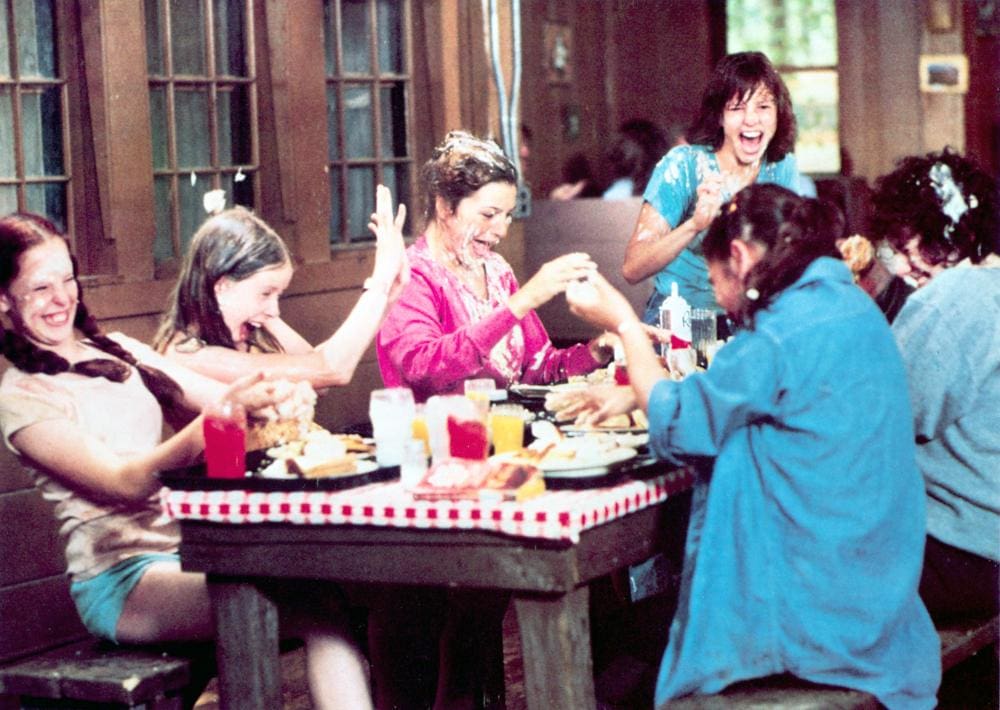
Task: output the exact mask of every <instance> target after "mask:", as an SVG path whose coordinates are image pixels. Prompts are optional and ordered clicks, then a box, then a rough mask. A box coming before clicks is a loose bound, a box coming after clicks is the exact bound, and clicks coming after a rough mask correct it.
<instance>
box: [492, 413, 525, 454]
mask: <svg viewBox="0 0 1000 710" xmlns="http://www.w3.org/2000/svg"><path fill="white" fill-rule="evenodd" d="M526 413H527V412H526V410H525V409H524V407H522V406H520V405H517V404H500V405H497V406H495V407H493V409H492V410H491V411H490V426H491V428H492V430H493V453H495V454H503V453H506V452H508V451H519V450H520V449H522V448H524V420H525V414H526Z"/></svg>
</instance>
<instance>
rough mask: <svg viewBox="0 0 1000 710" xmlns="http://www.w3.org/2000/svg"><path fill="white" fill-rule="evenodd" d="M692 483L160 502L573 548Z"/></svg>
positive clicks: (229, 495)
mask: <svg viewBox="0 0 1000 710" xmlns="http://www.w3.org/2000/svg"><path fill="white" fill-rule="evenodd" d="M692 482H693V476H692V474H691V472H689V471H687V470H684V469H678V470H675V471H670V472H669V473H665V474H662V475H660V476H656V477H654V478H650V479H646V480H638V481H627V482H624V483H620V484H618V485H616V486H610V487H608V488H590V489H586V490H561V491H546V492H545V493H544V494H542V495H541V496H538V497H537V498H532V499H531V500H528V501H524V502H522V503H517V502H495V503H494V502H490V503H487V502H483V501H443V500H439V501H425V500H414V499H413V497H412V496H411V495H410V494H408V493H407V492H406V491H405V490H403V487H402V486H401V485H400V483H399V482H398V481H395V482H391V483H373V484H370V485H367V486H363V487H360V488H351V489H347V490H341V491H294V492H254V491H243V490H231V491H182V490H169V489H164V490H163V493H162V500H163V505H164V508H165V509H166V511H167V513H168V514H169V515H171V516H173V517H174V518H177V519H183V520H203V521H208V522H215V523H233V524H244V523H274V522H281V523H294V524H299V525H379V526H386V527H399V528H426V529H437V530H450V529H464V530H487V531H492V532H499V533H504V534H507V535H513V536H517V537H529V538H543V539H547V540H565V541H568V542H571V543H575V542H578V541H579V539H580V533H581V532H583V531H584V530H587V529H589V528H592V527H596V526H598V525H600V524H602V523H606V522H608V521H609V520H614V519H615V518H619V517H622V516H624V515H626V514H628V513H634V512H635V511H638V510H642V509H643V508H646V507H648V506H650V505H656V504H657V503H661V502H663V501H664V500H666V499H667V497H668V496H670V495H673V494H675V493H677V492H679V491H683V490H686V489H687V488H689V487H690V486H691V484H692Z"/></svg>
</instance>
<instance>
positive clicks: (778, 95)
mask: <svg viewBox="0 0 1000 710" xmlns="http://www.w3.org/2000/svg"><path fill="white" fill-rule="evenodd" d="M687 139H688V141H689V142H690V145H681V146H677V147H675V148H673V149H672V150H671V151H670V152H669V153H667V154H666V156H664V157H663V159H662V160H660V162H659V163H658V164H657V166H656V168H655V169H654V170H653V174H652V176H651V177H650V179H649V184H648V185H647V186H646V191H645V192H644V193H643V199H644V200H645V201H644V202H643V205H642V210H641V211H640V213H639V219H638V221H637V222H636V225H635V229H634V230H633V232H632V236H631V238H630V239H629V243H628V246H627V247H626V250H625V262H624V264H623V266H622V273H623V274H624V276H625V278H626V279H628V281H629V282H630V283H638V282H640V281H642V280H643V279H646V278H649V277H650V276H652V277H654V278H653V293H652V295H651V296H650V298H649V302H648V303H647V305H646V311H645V314H644V316H643V320H644V321H645V322H646V323H650V324H653V325H656V324H658V312H659V307H660V304H661V303H662V302H663V299H664V298H665V297H666V296H667V295H669V294H670V287H671V283H672V282H677V285H678V286H679V288H680V293H681V295H682V296H684V298H685V299H687V301H688V302H689V303H690V304H691V306H692V307H694V308H717V307H718V306H719V305H721V304H717V303H716V300H715V298H714V296H713V294H712V288H711V285H710V284H709V282H708V272H707V271H706V268H705V260H704V258H703V254H702V249H701V240H702V238H703V237H704V234H705V230H706V229H707V228H708V226H709V225H710V224H712V220H714V219H715V217H716V215H718V213H719V207H720V205H722V203H723V202H725V201H726V200H728V199H730V198H731V197H732V196H733V195H735V194H736V193H737V192H738V191H739V190H740V189H742V188H743V187H745V186H747V185H750V184H753V183H775V184H778V185H782V186H784V187H787V188H790V189H795V188H796V186H797V185H798V183H799V171H798V168H797V166H796V162H795V156H794V155H793V154H792V152H791V151H792V149H793V148H794V145H795V115H794V114H793V113H792V102H791V99H790V98H789V95H788V89H787V88H786V87H785V84H784V82H783V81H782V80H781V77H780V76H779V75H778V72H777V71H776V70H775V68H774V67H773V66H772V65H771V62H770V61H769V60H768V59H767V57H766V56H764V55H763V54H761V53H760V52H739V53H736V54H730V55H728V56H726V57H724V58H723V59H722V61H720V62H719V64H718V65H717V66H716V68H715V71H714V72H713V74H712V77H711V79H710V80H709V83H708V86H707V87H706V88H705V91H704V94H703V95H702V99H701V108H700V109H699V112H698V115H697V118H696V119H695V122H694V124H693V126H692V128H691V130H690V132H689V134H688V136H687Z"/></svg>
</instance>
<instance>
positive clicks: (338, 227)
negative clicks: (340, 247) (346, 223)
mask: <svg viewBox="0 0 1000 710" xmlns="http://www.w3.org/2000/svg"><path fill="white" fill-rule="evenodd" d="M342 224H343V221H342V217H341V213H340V170H339V169H338V168H332V169H331V170H330V241H331V242H332V243H334V244H339V243H340V241H341V232H342V231H343V227H342Z"/></svg>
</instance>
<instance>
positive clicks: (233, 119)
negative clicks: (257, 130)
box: [216, 84, 252, 166]
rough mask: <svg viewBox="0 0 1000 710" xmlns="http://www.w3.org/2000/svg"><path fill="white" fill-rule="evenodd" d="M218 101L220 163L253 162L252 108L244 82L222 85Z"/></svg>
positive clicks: (217, 95) (237, 163) (217, 96)
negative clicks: (249, 104)
mask: <svg viewBox="0 0 1000 710" xmlns="http://www.w3.org/2000/svg"><path fill="white" fill-rule="evenodd" d="M216 100H217V102H218V107H217V110H218V117H217V119H216V121H217V123H218V130H219V165H220V166H223V165H246V164H247V163H250V162H251V157H252V147H251V134H250V109H249V106H248V105H247V103H248V102H247V90H246V87H245V86H243V85H242V84H237V85H236V86H220V87H219V89H218V93H217V94H216Z"/></svg>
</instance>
